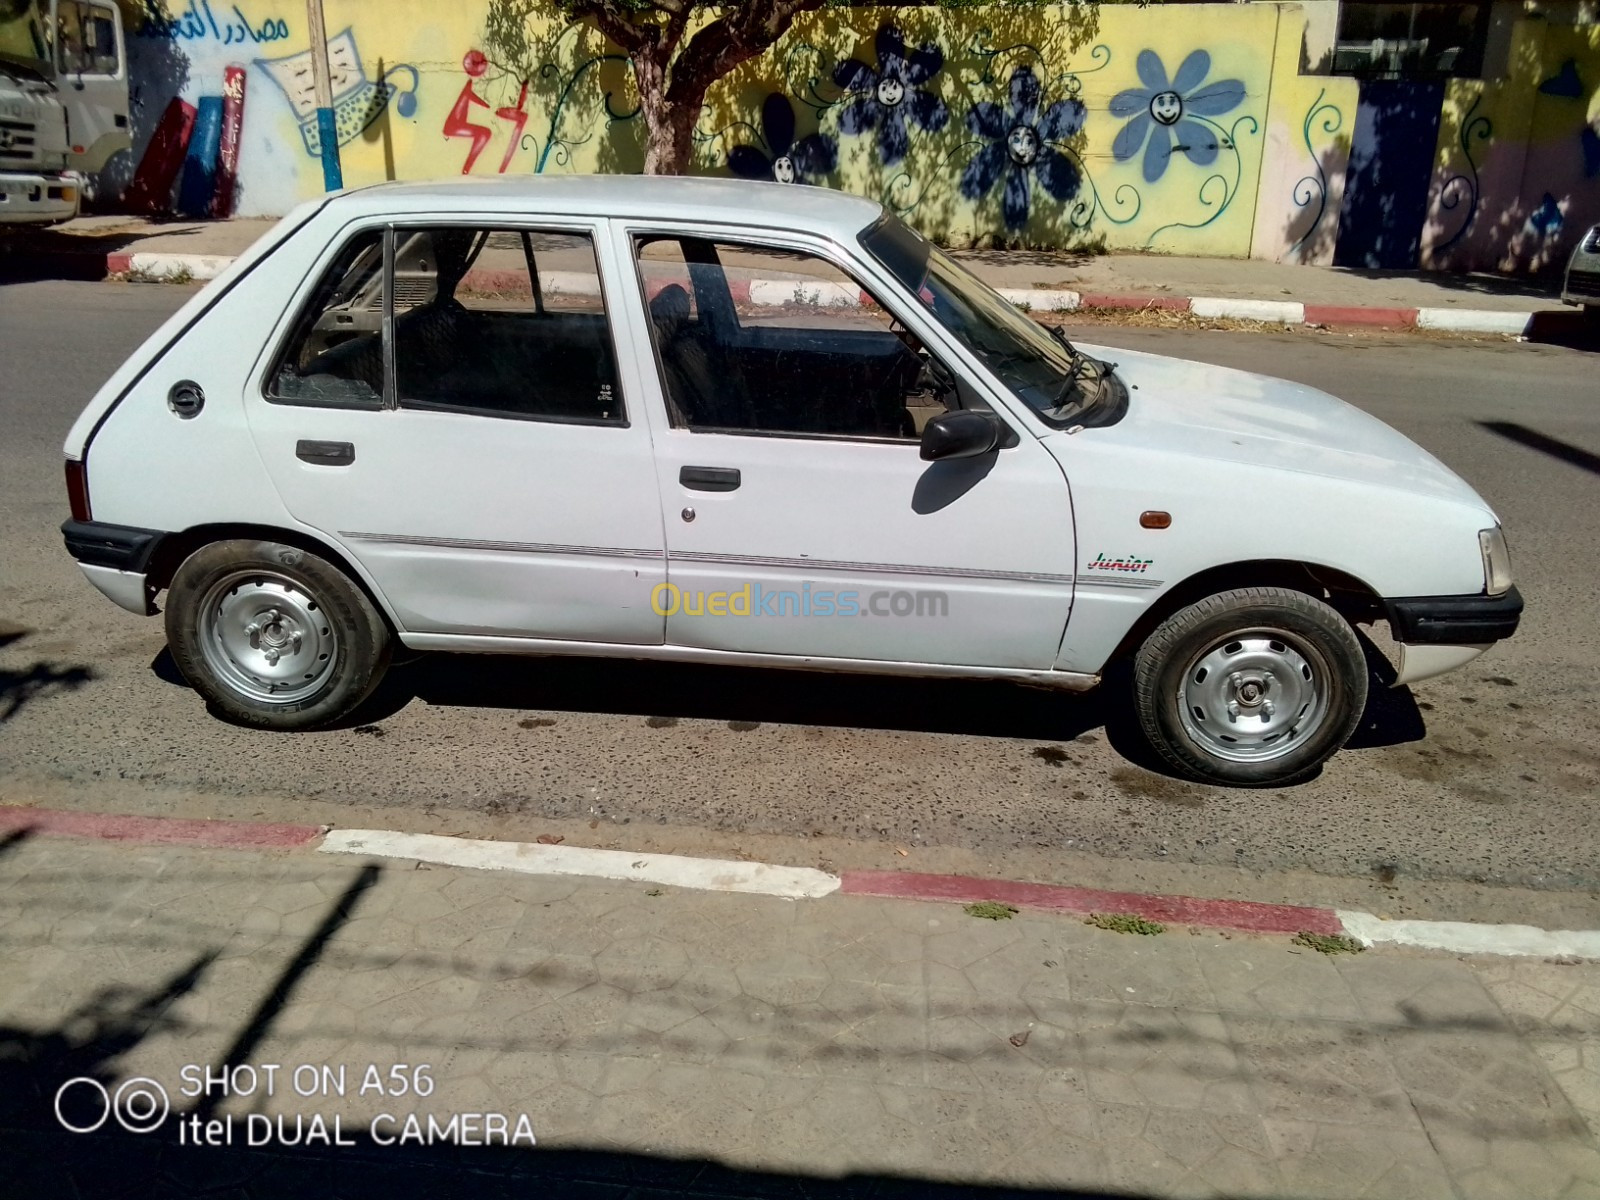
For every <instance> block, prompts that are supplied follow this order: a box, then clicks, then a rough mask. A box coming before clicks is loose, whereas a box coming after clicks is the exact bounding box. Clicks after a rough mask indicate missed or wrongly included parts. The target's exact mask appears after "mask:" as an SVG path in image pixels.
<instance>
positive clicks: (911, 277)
mask: <svg viewBox="0 0 1600 1200" xmlns="http://www.w3.org/2000/svg"><path fill="white" fill-rule="evenodd" d="M861 244H862V245H863V246H864V247H865V248H866V250H867V253H869V254H871V255H872V256H873V257H874V258H875V259H877V260H878V261H879V262H880V263H882V264H883V265H884V266H885V267H887V268H888V269H889V271H890V272H891V273H892V274H893V275H894V277H895V278H896V279H898V280H899V281H900V282H901V283H902V284H904V285H905V287H906V290H907V291H909V292H911V293H912V294H913V295H915V296H916V297H917V298H918V299H919V300H921V301H922V303H923V304H924V305H926V306H927V308H928V310H929V311H930V312H931V313H932V314H933V315H934V317H935V318H936V319H937V320H938V322H939V324H941V325H943V326H944V327H945V328H946V329H947V330H949V331H950V332H951V333H952V334H954V335H955V336H956V337H957V338H958V339H959V340H960V341H961V343H962V344H963V345H964V346H966V347H967V348H968V349H969V350H971V351H972V352H973V353H974V354H976V355H977V356H978V357H979V358H980V359H982V360H983V363H984V365H985V366H986V367H988V368H989V370H990V371H991V372H993V374H994V376H995V377H996V378H997V379H999V380H1000V382H1001V383H1003V384H1005V386H1006V387H1008V388H1009V389H1011V391H1012V392H1014V393H1016V395H1017V396H1018V397H1019V398H1020V399H1021V400H1023V401H1024V402H1025V403H1026V404H1027V405H1028V406H1029V407H1031V408H1032V409H1033V410H1034V411H1035V412H1037V413H1038V414H1039V415H1040V416H1041V417H1043V418H1044V419H1045V420H1047V421H1049V422H1050V423H1051V424H1054V425H1062V426H1065V425H1072V424H1083V423H1086V422H1088V421H1089V419H1090V418H1091V417H1092V416H1094V415H1096V414H1097V410H1099V409H1100V408H1102V407H1104V406H1109V405H1111V404H1112V403H1113V402H1114V400H1115V399H1116V394H1117V393H1122V394H1123V395H1125V392H1123V390H1122V389H1121V387H1120V385H1116V386H1112V383H1113V377H1112V376H1111V374H1110V372H1111V370H1112V368H1111V367H1110V366H1109V365H1107V364H1105V363H1102V362H1100V361H1099V360H1098V359H1094V358H1091V357H1090V356H1089V355H1087V354H1084V353H1082V352H1081V351H1079V350H1077V349H1075V348H1074V347H1073V345H1072V344H1071V343H1070V342H1069V341H1067V339H1066V338H1065V337H1064V336H1062V335H1060V334H1059V333H1058V332H1053V331H1051V330H1047V329H1046V328H1045V327H1044V326H1042V325H1040V324H1039V323H1038V322H1037V321H1033V320H1030V319H1029V318H1028V317H1026V316H1024V315H1023V314H1022V313H1020V312H1018V311H1017V309H1015V308H1013V307H1012V306H1011V305H1010V304H1009V303H1007V302H1006V300H1005V299H1004V298H1002V297H1001V296H1000V295H998V294H997V293H996V292H995V291H994V289H992V288H991V287H989V286H988V285H987V284H986V283H984V282H983V281H982V280H981V279H979V278H978V277H977V276H975V275H973V274H972V273H971V272H970V271H968V270H967V269H966V268H965V267H963V266H962V265H961V264H960V263H958V262H956V261H955V259H953V258H951V257H950V256H949V255H948V254H946V253H945V252H944V251H943V250H941V249H939V248H938V247H937V246H935V245H934V244H933V243H932V242H930V241H928V240H927V239H926V238H924V237H923V236H922V235H921V234H919V233H918V232H917V231H916V230H914V229H912V228H911V227H910V226H909V225H907V224H906V223H905V222H904V221H901V220H899V219H898V218H895V217H884V218H883V219H882V220H880V221H878V222H876V223H875V224H873V225H871V226H869V227H868V228H867V229H866V230H865V231H864V232H863V233H862V234H861Z"/></svg>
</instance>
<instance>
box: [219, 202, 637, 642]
mask: <svg viewBox="0 0 1600 1200" xmlns="http://www.w3.org/2000/svg"><path fill="white" fill-rule="evenodd" d="M595 234H596V229H595V227H594V226H593V225H590V224H586V223H573V222H570V221H569V222H564V223H553V224H537V225H528V226H522V225H519V224H516V223H506V222H504V221H499V222H493V223H488V222H472V221H440V222H430V223H426V224H422V223H419V224H416V225H411V226H404V225H402V226H399V227H397V228H395V229H394V230H393V231H392V232H391V231H389V230H386V229H385V228H384V227H381V226H374V227H371V228H367V229H362V230H357V231H356V232H355V233H354V234H352V235H351V236H350V237H348V238H347V239H346V240H345V241H344V242H343V244H342V245H339V246H336V247H334V248H332V249H331V250H330V253H329V255H328V256H327V257H326V259H325V261H324V264H323V267H322V269H321V272H320V274H321V278H320V280H319V281H318V282H317V283H316V284H315V286H314V287H312V288H311V289H309V290H308V292H307V293H306V295H305V296H304V297H303V298H302V300H301V302H300V304H299V306H298V310H297V311H298V316H297V317H296V318H295V319H294V320H293V322H292V324H291V325H290V326H289V327H288V328H287V330H286V331H285V333H284V336H283V339H282V341H281V347H282V348H281V350H280V351H279V352H278V353H277V354H276V355H275V356H273V357H272V358H271V359H269V360H268V362H267V364H266V366H265V368H264V369H263V370H262V371H261V372H260V374H259V375H257V376H256V377H255V382H254V383H253V384H251V385H250V387H251V394H250V395H249V396H247V409H248V411H249V414H250V424H251V430H252V433H253V435H254V437H255V440H256V444H257V446H258V447H259V449H260V452H261V455H262V458H263V459H264V460H265V462H266V465H267V468H268V470H269V471H270V472H271V475H272V478H273V480H274V482H275V483H276V484H277V487H278V489H279V492H280V493H281V495H282V497H283V500H284V503H285V505H286V506H287V507H288V509H289V510H290V512H291V513H293V515H294V516H295V518H296V519H298V520H300V521H302V522H304V524H306V525H307V526H309V527H310V528H312V529H314V530H316V531H317V532H319V533H320V534H322V535H323V536H324V537H326V538H328V539H330V540H332V541H334V542H335V543H337V544H339V545H340V546H342V547H343V548H344V549H345V550H346V551H347V553H348V554H349V555H350V556H351V557H352V558H353V559H355V560H356V561H358V562H359V563H360V564H361V565H362V567H363V568H364V569H365V570H366V571H367V573H368V574H369V575H370V577H371V578H372V579H373V581H374V582H375V583H376V584H377V586H378V587H379V588H381V589H382V590H383V592H384V594H385V596H386V597H387V598H388V600H389V602H390V604H391V605H392V607H393V609H394V611H395V612H396V614H397V615H398V617H399V620H400V622H401V624H402V625H403V627H404V628H405V629H406V630H407V631H409V632H413V633H423V634H445V635H468V636H476V637H516V638H529V637H532V638H540V639H548V640H556V641H577V642H604V643H626V644H639V645H651V644H657V645H658V644H660V643H661V641H662V635H663V620H662V618H661V617H660V616H659V615H657V614H656V613H654V612H653V611H652V610H651V603H650V594H651V590H652V589H653V588H654V587H655V586H656V585H657V584H659V583H661V582H662V581H663V580H664V579H665V556H664V550H665V546H664V542H663V537H662V530H661V514H660V499H659V495H658V493H657V490H656V483H655V467H654V462H653V459H652V454H651V444H650V435H649V431H648V427H647V425H646V424H645V423H644V422H643V421H642V420H639V419H638V417H637V413H636V412H635V411H634V406H633V405H632V404H631V402H630V400H631V398H630V397H628V396H625V395H624V393H623V388H622V386H621V383H620V380H619V375H618V369H617V352H616V343H615V341H614V339H613V337H612V330H611V325H610V317H609V308H610V306H609V305H608V300H607V289H606V288H605V287H604V286H603V284H602V275H601V271H600V268H599V265H598V261H597V258H596V251H595V241H596V239H595ZM386 253H387V255H388V257H389V259H390V269H389V271H388V273H387V276H386V273H385V268H384V260H385V255H386ZM386 278H387V279H388V281H389V282H388V284H387V286H386V283H385V280H386Z"/></svg>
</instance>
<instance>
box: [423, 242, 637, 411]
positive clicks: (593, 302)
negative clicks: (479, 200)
mask: <svg viewBox="0 0 1600 1200" xmlns="http://www.w3.org/2000/svg"><path fill="white" fill-rule="evenodd" d="M394 279H395V286H394V291H395V322H394V365H395V395H396V398H397V399H398V401H399V403H400V406H401V407H402V408H431V409H450V410H456V411H462V412H471V413H479V414H482V415H484V416H497V417H523V418H532V419H535V420H552V421H583V422H594V423H600V424H622V423H624V414H623V410H622V402H621V397H620V393H619V388H618V383H617V364H616V354H615V353H614V351H613V348H612V341H611V330H610V326H609V323H608V322H607V319H606V311H605V303H604V300H603V298H602V297H601V294H600V270H599V267H598V265H597V263H596V260H595V252H594V245H593V243H592V242H591V241H590V239H589V238H588V237H587V236H585V235H583V234H575V233H554V232H548V233H547V232H538V231H533V230H516V229H485V228H480V227H473V226H448V227H437V226H435V227H429V228H425V229H397V230H396V231H395V266H394Z"/></svg>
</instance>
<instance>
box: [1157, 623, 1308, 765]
mask: <svg viewBox="0 0 1600 1200" xmlns="http://www.w3.org/2000/svg"><path fill="white" fill-rule="evenodd" d="M1330 675H1331V668H1330V666H1329V663H1328V660H1327V658H1326V656H1324V655H1323V654H1322V653H1321V652H1320V651H1318V650H1317V648H1316V647H1315V646H1312V645H1311V644H1309V643H1308V642H1306V641H1305V640H1304V639H1303V638H1299V637H1296V636H1294V635H1292V634H1289V633H1286V632H1284V631H1283V630H1281V629H1247V630H1241V631H1239V632H1236V633H1230V634H1228V635H1227V636H1226V637H1223V638H1219V639H1217V640H1216V641H1215V642H1213V643H1212V644H1211V645H1210V646H1208V647H1206V648H1205V649H1204V650H1201V651H1200V653H1198V654H1196V655H1194V656H1193V657H1192V658H1191V659H1190V660H1189V662H1188V663H1187V665H1186V666H1185V667H1184V671H1183V675H1182V676H1181V678H1180V682H1179V684H1178V697H1177V700H1178V715H1179V718H1180V719H1181V721H1182V722H1183V728H1184V730H1185V731H1186V732H1187V733H1188V734H1189V736H1190V737H1191V738H1192V739H1194V741H1195V742H1196V743H1197V744H1198V745H1199V746H1200V748H1201V749H1202V750H1204V751H1205V752H1206V753H1207V754H1211V755H1214V756H1215V757H1217V758H1221V759H1225V760H1226V761H1228V762H1237V763H1256V762H1271V761H1272V760H1274V759H1278V758H1282V757H1283V756H1284V755H1286V754H1289V753H1290V752H1291V751H1293V750H1295V749H1296V748H1298V747H1299V746H1301V745H1302V744H1304V742H1305V740H1306V739H1307V738H1308V737H1310V736H1311V735H1312V734H1313V733H1315V732H1316V731H1317V728H1318V727H1319V726H1320V725H1321V724H1322V722H1323V720H1324V719H1325V718H1326V716H1327V713H1328V685H1329V682H1330Z"/></svg>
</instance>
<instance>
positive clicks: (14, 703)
mask: <svg viewBox="0 0 1600 1200" xmlns="http://www.w3.org/2000/svg"><path fill="white" fill-rule="evenodd" d="M29 632H30V631H29V630H27V629H24V628H23V627H22V626H20V625H11V624H9V623H7V622H0V649H3V648H5V647H6V646H9V645H11V644H12V643H13V642H19V641H21V640H22V639H23V638H25V637H27V636H28V633H29ZM94 677H95V675H94V671H93V669H92V668H90V667H86V666H81V665H77V666H70V667H61V666H57V665H56V664H55V663H50V662H44V661H40V662H35V663H31V664H29V665H28V666H26V667H23V668H15V667H0V725H4V724H5V723H6V722H7V721H9V720H10V719H11V718H12V717H14V716H16V715H17V713H18V712H20V711H21V710H22V708H23V706H24V705H26V704H28V703H30V702H31V701H34V700H37V699H39V698H40V697H41V696H46V695H49V694H50V693H51V692H55V691H73V690H75V689H77V688H80V687H82V686H83V685H84V684H86V683H88V682H89V681H90V680H91V679H93V678H94Z"/></svg>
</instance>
